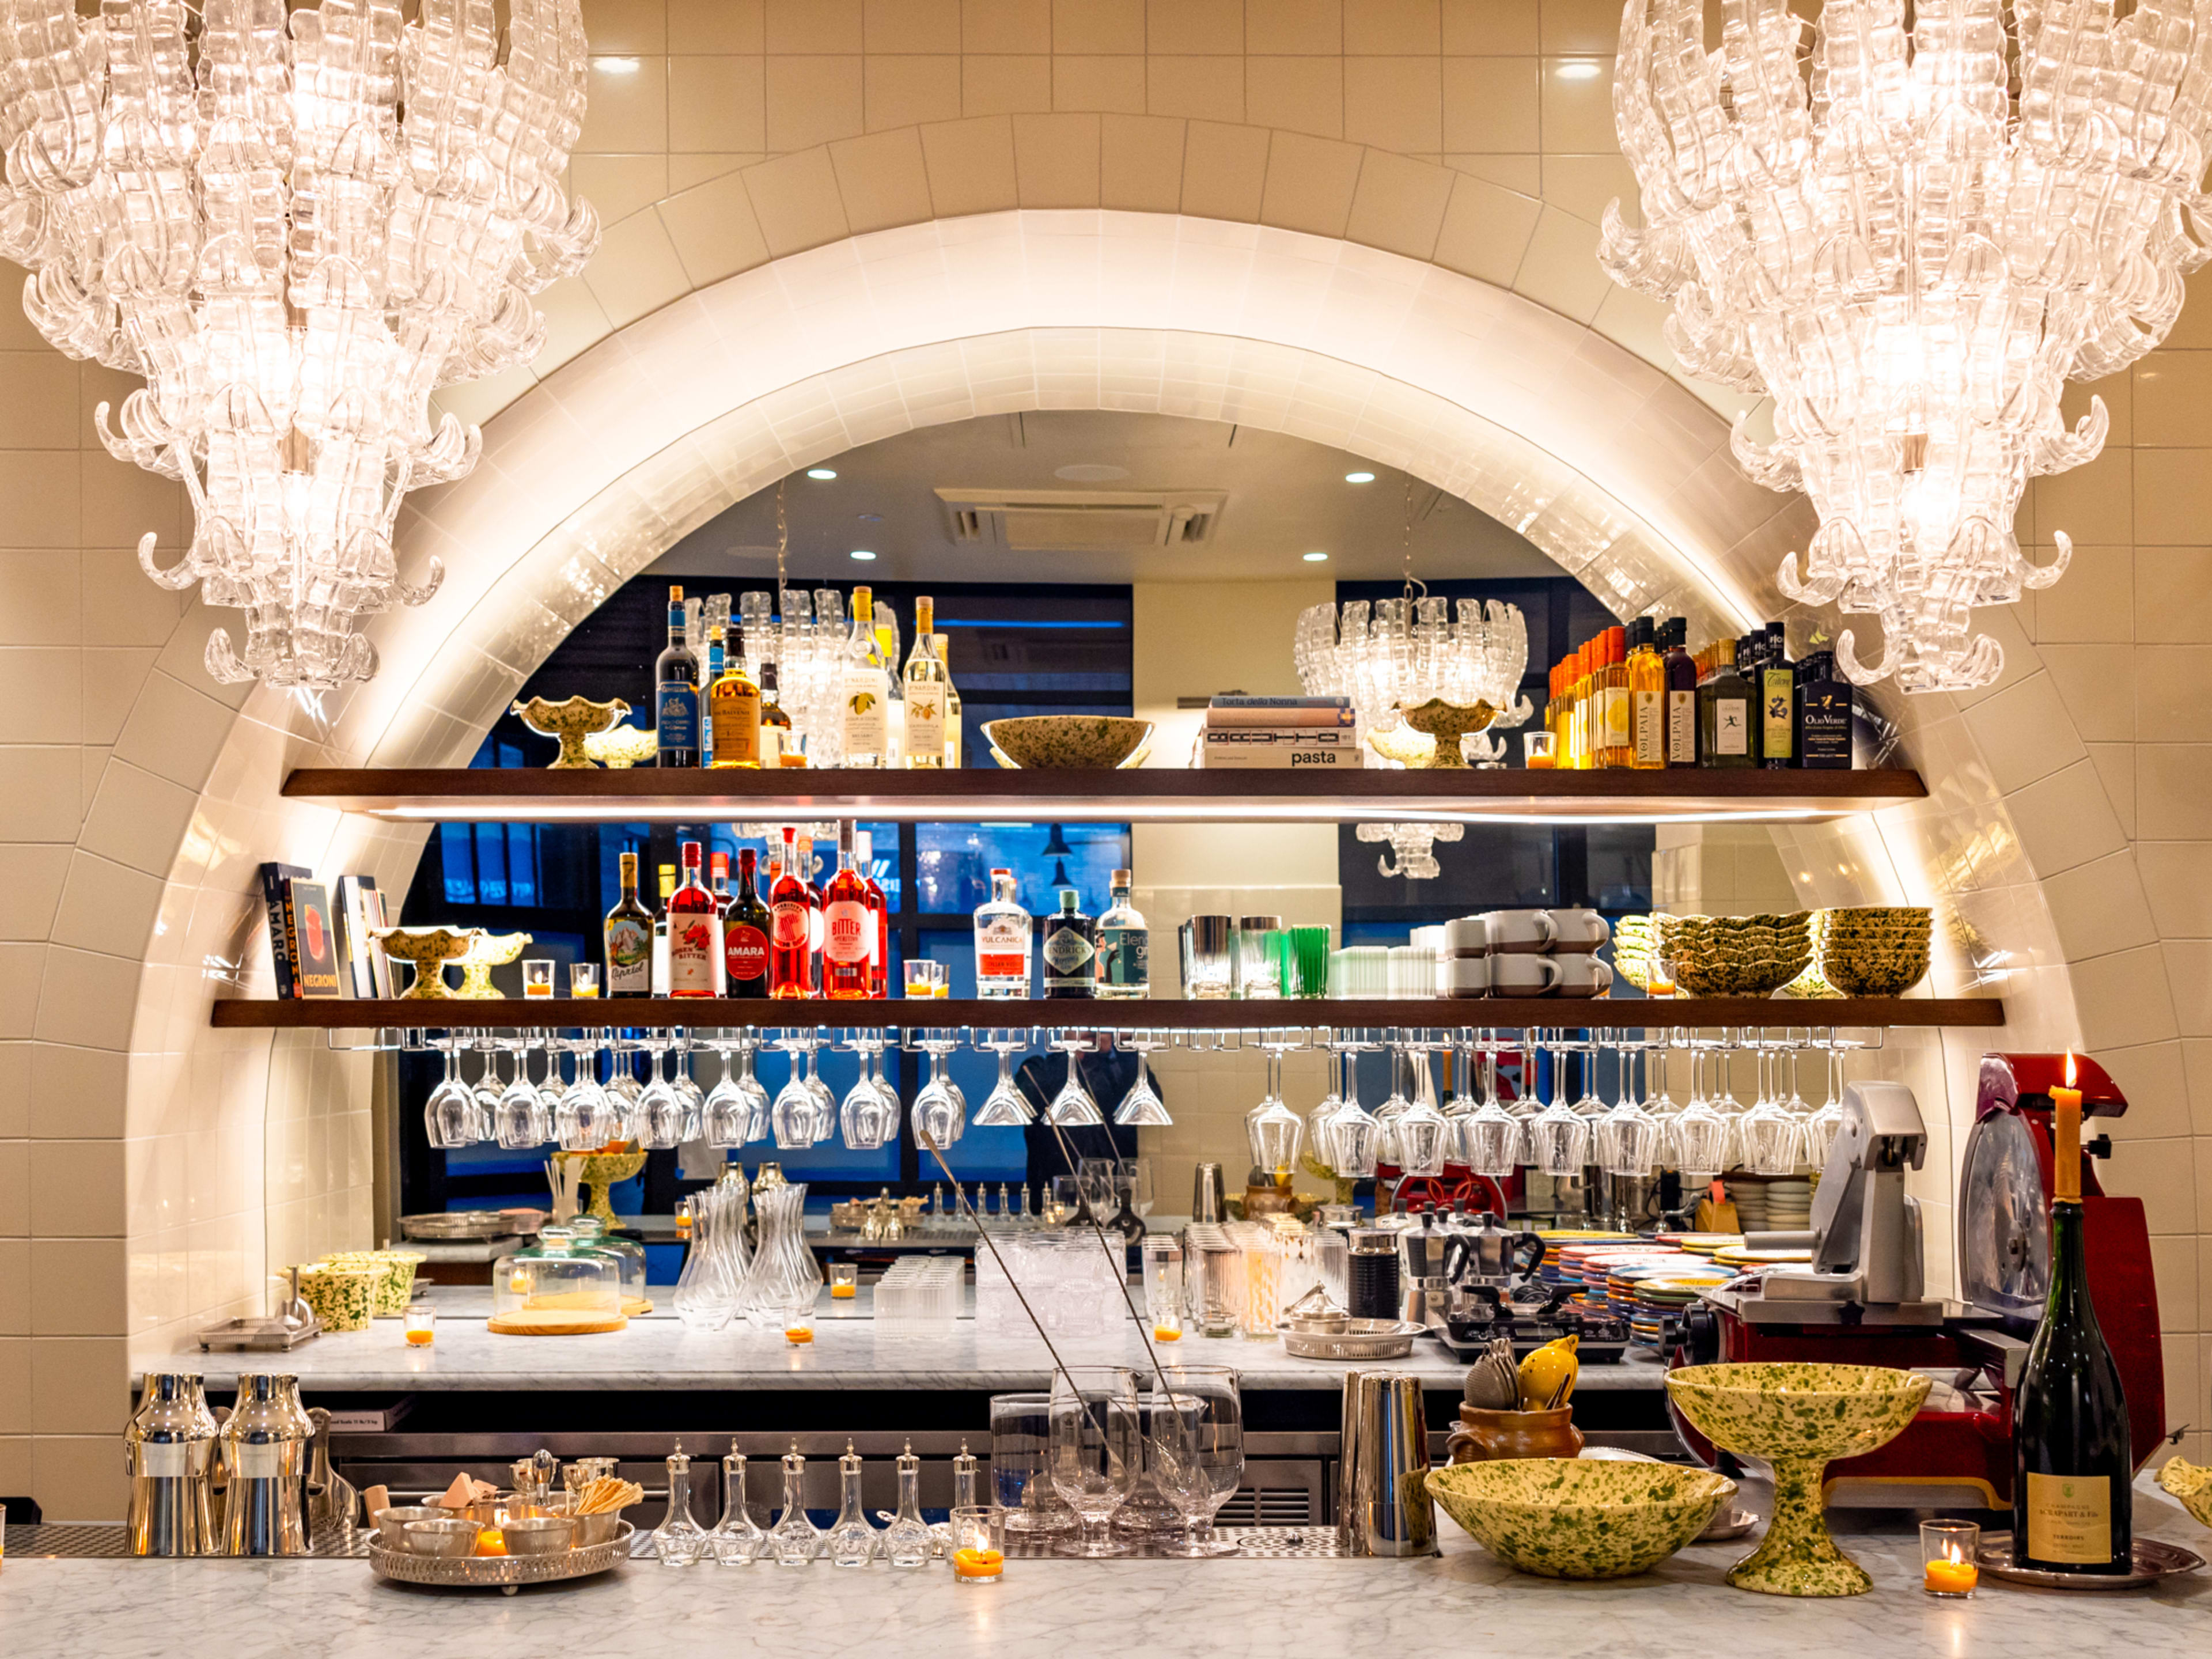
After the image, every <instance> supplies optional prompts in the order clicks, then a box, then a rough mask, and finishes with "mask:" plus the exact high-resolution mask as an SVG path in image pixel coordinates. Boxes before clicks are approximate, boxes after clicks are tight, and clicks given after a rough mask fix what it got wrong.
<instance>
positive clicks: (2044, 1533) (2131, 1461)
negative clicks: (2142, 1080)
mask: <svg viewBox="0 0 2212 1659" xmlns="http://www.w3.org/2000/svg"><path fill="white" fill-rule="evenodd" d="M2051 1099H2052V1102H2053V1103H2054V1106H2055V1108H2056V1109H2055V1111H2054V1112H2053V1115H2052V1124H2051V1185H2052V1198H2051V1294H2050V1297H2049V1299H2048V1300H2047V1301H2045V1304H2044V1308H2043V1320H2042V1322H2041V1323H2040V1324H2039V1325H2038V1326H2037V1327H2036V1328H2035V1340H2034V1341H2033V1344H2031V1345H2030V1346H2029V1348H2028V1351H2027V1371H2026V1373H2025V1374H2024V1375H2023V1376H2021V1384H2020V1391H2019V1393H2018V1395H2016V1396H2015V1401H2014V1406H2013V1486H2012V1535H2013V1541H2014V1542H2013V1555H2014V1559H2015V1560H2016V1561H2017V1562H2018V1563H2019V1564H2020V1565H2021V1566H2024V1567H2034V1568H2036V1569H2038V1570H2039V1571H2045V1572H2068V1573H2081V1574H2083V1575H2092V1574H2123V1573H2125V1572H2127V1571H2129V1570H2130V1566H2131V1565H2132V1562H2133V1551H2134V1544H2133V1536H2134V1531H2133V1527H2132V1525H2131V1522H2132V1504H2133V1494H2132V1492H2131V1491H2130V1481H2131V1480H2132V1479H2133V1478H2134V1474H2135V1458H2134V1456H2133V1454H2132V1452H2131V1450H2130V1445H2129V1437H2128V1402H2127V1396H2126V1395H2125V1394H2124V1392H2123V1391H2122V1389H2121V1387H2120V1371H2119V1367H2118V1365H2116V1364H2113V1363H2112V1349H2111V1348H2109V1347H2107V1346H2106V1343H2105V1336H2104V1333H2103V1332H2102V1331H2100V1330H2099V1329H2098V1328H2097V1310H2096V1309H2095V1308H2094V1307H2093V1305H2092V1304H2091V1302H2090V1298H2089V1278H2088V1271H2087V1267H2086V1266H2085V1265H2084V1263H2083V1261H2082V1254H2081V1095H2080V1093H2079V1092H2077V1091H2075V1090H2073V1089H2071V1088H2067V1089H2054V1090H2052V1091H2051Z"/></svg>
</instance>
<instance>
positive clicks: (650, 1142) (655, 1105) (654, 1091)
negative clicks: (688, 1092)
mask: <svg viewBox="0 0 2212 1659" xmlns="http://www.w3.org/2000/svg"><path fill="white" fill-rule="evenodd" d="M660 1058H661V1056H660V1054H659V1053H658V1052H652V1051H648V1057H647V1064H648V1065H649V1066H651V1067H652V1068H653V1081H652V1082H651V1083H650V1084H649V1085H647V1087H646V1090H645V1092H644V1093H643V1094H642V1095H641V1097H639V1099H638V1103H637V1115H636V1120H635V1121H636V1124H637V1134H636V1140H637V1144H638V1145H639V1146H641V1147H642V1148H644V1149H645V1150H646V1151H647V1152H667V1151H669V1150H671V1148H674V1147H677V1146H682V1145H683V1144H684V1097H683V1096H682V1095H679V1094H678V1093H677V1092H676V1085H673V1084H671V1083H670V1082H669V1081H668V1080H667V1079H665V1078H664V1077H662V1076H661V1075H660Z"/></svg>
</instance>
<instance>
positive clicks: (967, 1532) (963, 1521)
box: [951, 1504, 1006, 1584]
mask: <svg viewBox="0 0 2212 1659" xmlns="http://www.w3.org/2000/svg"><path fill="white" fill-rule="evenodd" d="M951 1534H952V1581H953V1583H957V1584H995V1583H998V1582H999V1579H1000V1575H1002V1574H1003V1573H1004V1572H1005V1571H1006V1510H1002V1509H1000V1508H999V1507H998V1506H997V1505H996V1504H963V1505H960V1506H958V1507H957V1508H955V1509H954V1510H953V1511H952V1515H951Z"/></svg>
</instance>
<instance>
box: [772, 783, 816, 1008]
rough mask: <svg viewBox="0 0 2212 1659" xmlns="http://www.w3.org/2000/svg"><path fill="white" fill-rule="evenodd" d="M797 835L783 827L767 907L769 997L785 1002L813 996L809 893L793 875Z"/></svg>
mask: <svg viewBox="0 0 2212 1659" xmlns="http://www.w3.org/2000/svg"><path fill="white" fill-rule="evenodd" d="M798 835H799V832H798V831H797V830H796V829H792V828H791V827H790V826H789V825H786V826H785V828H784V831H783V873H782V874H781V875H780V876H778V877H777V878H776V881H775V891H774V892H772V893H770V894H769V905H768V914H769V936H768V978H769V995H770V996H772V997H781V998H786V999H791V998H800V997H811V996H812V995H813V994H814V949H813V945H812V942H811V939H809V937H808V935H809V933H810V932H811V928H810V926H809V924H810V921H811V917H812V915H813V908H812V906H811V904H810V903H809V902H808V900H809V898H810V897H811V890H810V889H809V888H808V886H807V884H805V882H804V881H801V880H800V879H799V877H798V875H797V873H796V872H797V871H798V868H799V848H798V847H797V844H796V843H797V840H798Z"/></svg>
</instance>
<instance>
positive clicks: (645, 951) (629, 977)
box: [605, 853, 653, 997]
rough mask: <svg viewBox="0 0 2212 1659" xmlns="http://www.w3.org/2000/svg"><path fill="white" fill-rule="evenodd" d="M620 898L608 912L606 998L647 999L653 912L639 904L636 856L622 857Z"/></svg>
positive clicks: (651, 992) (631, 854)
mask: <svg viewBox="0 0 2212 1659" xmlns="http://www.w3.org/2000/svg"><path fill="white" fill-rule="evenodd" d="M620 864H621V866H622V897H621V898H620V899H618V900H617V901H616V903H615V908H613V909H611V910H610V911H608V912H607V919H606V925H605V937H606V946H607V994H608V995H609V996H611V997H649V996H651V995H652V994H653V912H652V911H650V910H648V909H647V908H645V906H644V905H642V904H641V903H639V902H638V898H637V854H635V853H624V854H623V855H622V858H621V860H620Z"/></svg>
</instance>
